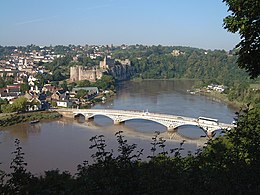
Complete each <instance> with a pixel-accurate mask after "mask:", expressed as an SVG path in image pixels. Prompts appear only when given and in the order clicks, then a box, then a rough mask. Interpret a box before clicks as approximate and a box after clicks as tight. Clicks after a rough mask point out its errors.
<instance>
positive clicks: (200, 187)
mask: <svg viewBox="0 0 260 195" xmlns="http://www.w3.org/2000/svg"><path fill="white" fill-rule="evenodd" d="M259 118H260V108H259V107H256V108H252V109H245V110H243V111H241V112H240V113H239V115H238V118H237V120H236V121H237V122H236V124H237V126H236V127H235V128H234V129H231V130H226V135H225V136H223V137H219V138H216V139H214V140H213V139H211V140H210V141H209V142H208V143H207V145H206V146H205V147H204V148H203V149H202V150H198V151H197V152H196V153H195V154H194V155H191V153H188V155H187V156H183V155H182V153H181V151H182V150H183V144H184V141H183V142H181V143H180V146H179V147H177V148H174V149H171V150H170V153H168V152H167V151H165V140H163V139H162V138H161V137H159V133H158V132H156V134H155V136H154V138H153V139H152V149H151V152H152V156H151V159H150V160H146V161H142V160H141V157H142V150H139V151H137V150H136V148H137V147H136V145H135V144H128V143H127V140H125V139H124V136H123V135H122V132H121V131H119V132H117V133H116V138H117V142H118V150H117V152H116V154H114V152H113V151H112V150H111V151H108V150H107V148H106V142H105V139H104V136H103V135H100V136H94V137H92V138H91V139H90V141H91V142H92V145H91V146H90V149H96V152H95V153H94V154H93V155H92V158H93V160H94V162H93V163H92V164H88V162H87V161H84V162H83V164H81V165H79V166H78V172H77V174H76V175H75V176H71V175H70V174H69V173H67V172H62V173H60V172H59V170H53V171H47V172H45V174H44V175H41V176H39V177H35V176H33V175H32V174H30V173H29V172H27V171H26V169H25V166H26V163H25V162H24V158H23V155H24V154H23V152H22V151H21V147H20V145H19V144H20V142H19V141H18V140H16V141H15V144H16V151H15V152H14V154H15V155H16V156H15V158H14V159H13V161H12V163H11V168H12V170H13V172H12V173H11V174H9V175H6V174H4V173H3V174H2V177H4V180H5V181H6V182H3V179H2V180H1V177H0V187H1V188H0V189H1V190H2V194H125V193H127V194H212V193H214V194H258V192H259V190H260V181H259V179H258V177H259V172H260V167H259V163H260V147H259V145H260V139H259V137H260V120H259ZM0 176H1V175H0Z"/></svg>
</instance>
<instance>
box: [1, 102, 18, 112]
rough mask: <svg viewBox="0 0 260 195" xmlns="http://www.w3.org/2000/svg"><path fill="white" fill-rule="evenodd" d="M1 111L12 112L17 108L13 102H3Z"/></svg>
mask: <svg viewBox="0 0 260 195" xmlns="http://www.w3.org/2000/svg"><path fill="white" fill-rule="evenodd" d="M1 111H2V112H3V113H11V112H15V111H16V110H15V107H14V105H13V104H2V105H1Z"/></svg>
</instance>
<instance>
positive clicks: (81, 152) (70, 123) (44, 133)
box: [0, 80, 236, 174]
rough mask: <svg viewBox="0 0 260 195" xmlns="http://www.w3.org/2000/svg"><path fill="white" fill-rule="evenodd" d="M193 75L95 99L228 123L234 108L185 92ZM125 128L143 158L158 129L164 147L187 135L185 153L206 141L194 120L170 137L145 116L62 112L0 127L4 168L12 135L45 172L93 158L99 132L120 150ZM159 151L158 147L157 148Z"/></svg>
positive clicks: (31, 166) (36, 169) (129, 86)
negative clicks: (119, 120)
mask: <svg viewBox="0 0 260 195" xmlns="http://www.w3.org/2000/svg"><path fill="white" fill-rule="evenodd" d="M193 84H194V83H193V81H182V80H180V81H172V80H171V81H170V80H167V81H164V80H145V81H142V82H132V81H127V82H122V83H120V84H119V85H118V87H117V95H116V96H115V97H114V98H113V99H111V100H108V101H106V102H105V103H102V104H98V105H95V106H94V108H97V109H98V108H101V109H123V110H139V111H140V110H141V111H142V110H143V111H148V112H155V113H165V114H173V115H180V116H186V117H194V118H198V117H199V116H204V117H210V118H216V119H218V120H219V121H220V122H224V123H230V122H231V121H233V118H234V117H235V114H234V113H235V111H236V110H235V109H234V108H231V107H229V106H228V105H226V104H224V103H222V102H220V101H217V100H215V99H213V98H209V97H205V96H198V95H191V94H190V93H187V89H190V88H191V87H192V85H193ZM119 130H122V131H123V132H124V133H123V135H124V136H125V138H126V139H127V140H128V143H130V144H131V143H136V144H137V149H140V148H143V149H144V155H143V159H144V160H145V159H146V157H147V156H148V155H151V151H150V149H151V147H152V146H151V138H152V136H153V135H154V132H155V131H159V132H161V134H160V136H161V137H163V138H165V139H166V140H167V142H166V148H167V149H168V150H169V149H172V148H176V147H178V146H179V143H180V142H181V141H182V140H183V139H185V140H186V143H185V144H184V149H185V150H184V152H183V154H184V155H185V154H187V152H189V151H191V152H194V151H196V149H197V148H198V147H201V146H203V144H204V142H205V138H200V137H204V136H205V133H204V132H203V131H202V130H201V129H199V128H198V127H194V126H183V127H180V128H178V130H177V132H176V133H175V134H174V135H173V138H172V139H171V140H170V139H169V135H168V134H167V132H166V128H165V127H164V126H162V125H160V124H157V123H155V122H151V121H145V120H130V121H126V122H125V124H123V125H113V122H112V120H110V119H109V118H106V117H102V116H97V117H95V120H94V121H91V122H84V121H82V120H75V119H68V118H62V119H59V120H54V121H41V122H40V123H37V124H34V125H29V124H27V123H25V124H19V125H14V126H11V127H7V128H0V163H1V164H0V169H2V170H5V171H7V172H9V171H10V169H9V166H10V162H11V160H12V158H13V157H14V156H13V154H11V153H12V152H13V151H14V150H15V146H14V140H15V139H16V138H18V139H20V140H21V146H22V148H23V152H24V153H25V161H26V162H27V163H28V167H27V168H28V170H30V171H31V172H33V173H35V174H41V173H42V172H43V171H45V170H51V169H57V168H59V169H60V170H62V171H64V170H68V171H70V172H71V173H75V172H76V168H77V165H78V164H81V163H82V162H83V161H84V160H88V161H89V162H90V163H92V162H93V159H92V158H91V155H92V154H93V153H95V150H90V149H89V146H90V145H91V142H90V141H89V139H90V138H91V137H93V136H95V135H104V136H105V139H106V143H107V150H108V151H111V150H113V151H114V153H115V154H116V152H117V142H116V138H115V136H114V134H115V132H117V131H119ZM157 152H160V151H159V149H158V150H157Z"/></svg>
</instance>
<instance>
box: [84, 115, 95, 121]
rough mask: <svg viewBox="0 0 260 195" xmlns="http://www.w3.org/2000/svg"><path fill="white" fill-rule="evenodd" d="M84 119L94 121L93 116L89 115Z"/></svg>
mask: <svg viewBox="0 0 260 195" xmlns="http://www.w3.org/2000/svg"><path fill="white" fill-rule="evenodd" d="M85 120H86V121H94V116H92V117H89V118H86V119H85Z"/></svg>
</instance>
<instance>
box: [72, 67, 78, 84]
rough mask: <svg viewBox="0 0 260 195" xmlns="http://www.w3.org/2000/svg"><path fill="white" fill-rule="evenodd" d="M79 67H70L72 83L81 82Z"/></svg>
mask: <svg viewBox="0 0 260 195" xmlns="http://www.w3.org/2000/svg"><path fill="white" fill-rule="evenodd" d="M79 72H80V71H79V66H73V67H70V81H72V82H74V81H78V80H79V76H80V75H79Z"/></svg>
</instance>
